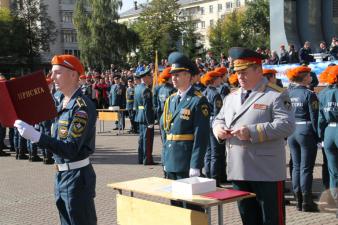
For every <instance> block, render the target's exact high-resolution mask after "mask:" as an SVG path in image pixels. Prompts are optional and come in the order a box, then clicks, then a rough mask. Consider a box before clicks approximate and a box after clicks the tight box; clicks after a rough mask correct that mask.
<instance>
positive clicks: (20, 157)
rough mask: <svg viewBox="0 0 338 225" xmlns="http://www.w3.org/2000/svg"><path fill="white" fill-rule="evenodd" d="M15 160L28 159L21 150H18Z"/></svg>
mask: <svg viewBox="0 0 338 225" xmlns="http://www.w3.org/2000/svg"><path fill="white" fill-rule="evenodd" d="M16 159H29V157H28V156H27V155H26V154H25V153H24V150H23V149H20V151H19V154H18V155H17V157H16Z"/></svg>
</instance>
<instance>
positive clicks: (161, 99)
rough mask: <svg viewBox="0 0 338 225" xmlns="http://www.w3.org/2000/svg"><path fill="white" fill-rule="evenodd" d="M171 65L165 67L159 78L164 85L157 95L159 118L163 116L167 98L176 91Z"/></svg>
mask: <svg viewBox="0 0 338 225" xmlns="http://www.w3.org/2000/svg"><path fill="white" fill-rule="evenodd" d="M170 70H171V67H167V68H165V69H164V70H163V71H162V73H161V74H160V76H159V79H161V80H162V86H161V87H160V88H159V90H158V95H157V99H156V101H157V104H156V105H157V106H158V107H157V108H156V114H157V118H161V116H162V113H163V109H164V104H165V100H166V99H167V98H168V97H169V96H170V95H171V94H173V93H174V92H176V89H175V88H174V86H173V83H172V81H171V76H172V75H171V74H170Z"/></svg>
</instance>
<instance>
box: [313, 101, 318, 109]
mask: <svg viewBox="0 0 338 225" xmlns="http://www.w3.org/2000/svg"><path fill="white" fill-rule="evenodd" d="M311 108H312V109H313V110H317V109H318V108H319V107H318V101H313V102H311Z"/></svg>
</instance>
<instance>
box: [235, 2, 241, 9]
mask: <svg viewBox="0 0 338 225" xmlns="http://www.w3.org/2000/svg"><path fill="white" fill-rule="evenodd" d="M236 7H237V8H239V7H241V0H236Z"/></svg>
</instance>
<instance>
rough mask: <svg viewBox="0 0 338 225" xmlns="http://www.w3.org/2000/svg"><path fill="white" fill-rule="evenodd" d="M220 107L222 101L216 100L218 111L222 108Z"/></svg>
mask: <svg viewBox="0 0 338 225" xmlns="http://www.w3.org/2000/svg"><path fill="white" fill-rule="evenodd" d="M222 105H223V102H222V100H216V107H217V108H218V109H220V108H222Z"/></svg>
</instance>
